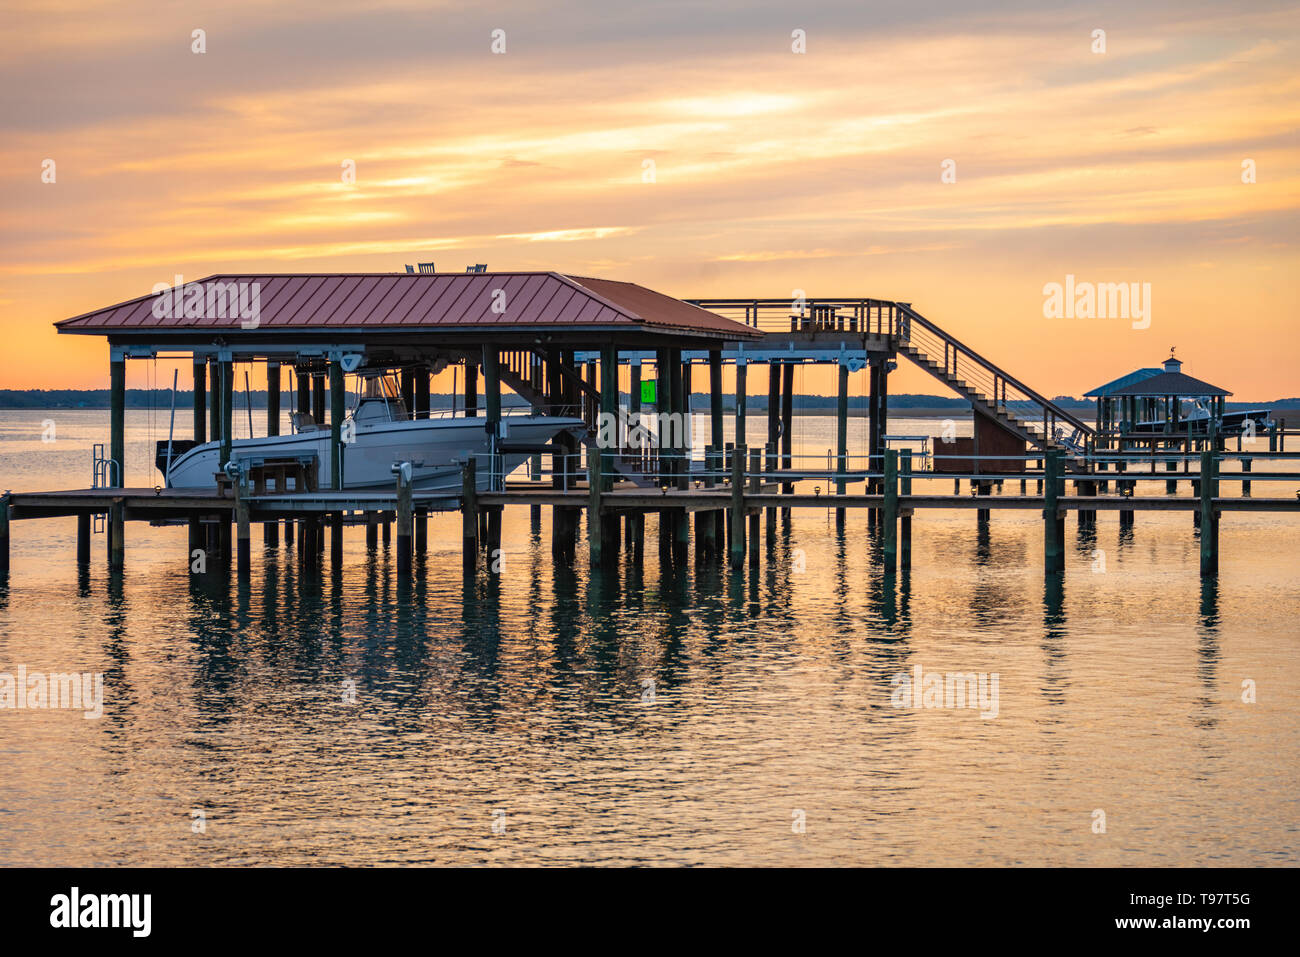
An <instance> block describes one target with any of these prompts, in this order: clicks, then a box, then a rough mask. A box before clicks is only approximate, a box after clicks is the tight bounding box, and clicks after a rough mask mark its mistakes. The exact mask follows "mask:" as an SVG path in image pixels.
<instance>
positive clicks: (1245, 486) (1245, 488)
mask: <svg viewBox="0 0 1300 957" xmlns="http://www.w3.org/2000/svg"><path fill="white" fill-rule="evenodd" d="M1241 471H1242V474H1244V475H1249V474H1250V456H1249V455H1243V456H1242V457H1241ZM1241 497H1242V498H1250V479H1242V480H1241Z"/></svg>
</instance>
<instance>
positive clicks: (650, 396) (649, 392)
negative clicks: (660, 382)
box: [641, 379, 656, 405]
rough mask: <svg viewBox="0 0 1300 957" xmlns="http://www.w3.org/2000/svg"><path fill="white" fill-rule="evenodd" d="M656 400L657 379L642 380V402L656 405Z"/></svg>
mask: <svg viewBox="0 0 1300 957" xmlns="http://www.w3.org/2000/svg"><path fill="white" fill-rule="evenodd" d="M655 402H656V399H655V381H654V380H653V379H645V380H643V381H642V382H641V404H642V405H654V404H655Z"/></svg>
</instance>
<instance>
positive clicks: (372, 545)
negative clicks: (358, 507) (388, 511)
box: [366, 512, 379, 552]
mask: <svg viewBox="0 0 1300 957" xmlns="http://www.w3.org/2000/svg"><path fill="white" fill-rule="evenodd" d="M378 548H379V516H378V513H376V512H366V549H367V550H368V551H372V552H373V551H375V550H376V549H378Z"/></svg>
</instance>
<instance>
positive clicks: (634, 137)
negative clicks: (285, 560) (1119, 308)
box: [0, 0, 1300, 400]
mask: <svg viewBox="0 0 1300 957" xmlns="http://www.w3.org/2000/svg"><path fill="white" fill-rule="evenodd" d="M973 6H974V5H973V4H970V3H966V2H955V0H948V2H925V0H916V2H910V3H899V4H888V5H884V4H864V3H862V2H861V0H858V2H845V3H827V4H816V5H807V4H789V3H775V2H770V3H769V2H764V0H757V2H749V3H743V4H742V3H729V2H725V0H721V2H711V3H684V2H659V3H637V4H631V3H628V4H623V3H618V2H614V0H600V2H596V0H591V2H575V0H570V2H565V0H557V2H545V3H512V4H500V5H497V4H492V3H487V4H464V3H459V2H458V3H445V4H442V3H436V2H432V3H431V2H427V0H421V2H411V3H406V2H383V0H381V2H378V3H353V2H347V3H337V2H332V0H313V2H311V3H305V2H301V0H285V2H281V3H277V4H274V5H262V4H251V3H245V2H239V0H236V2H230V0H225V2H220V3H193V4H169V5H166V6H160V5H157V4H141V5H139V6H132V5H124V4H109V3H98V2H86V0H67V2H59V0H55V2H45V0H42V2H40V3H28V2H17V3H14V2H9V3H6V24H5V30H4V32H3V35H0V50H2V51H3V55H2V56H0V74H2V75H0V79H3V86H2V87H0V89H2V90H3V92H0V103H3V107H0V123H2V124H3V137H2V138H0V193H2V194H3V197H4V201H3V203H2V204H0V217H3V219H2V222H3V234H2V236H3V238H2V240H0V241H2V242H3V256H0V323H2V328H3V332H4V341H5V348H4V350H3V356H0V387H5V388H41V387H48V388H56V387H73V388H75V387H87V388H89V387H103V386H104V385H105V384H106V382H107V368H108V364H107V350H106V347H105V344H104V341H103V340H102V339H98V338H82V337H70V336H56V335H55V334H54V331H53V329H52V327H51V323H52V322H54V321H56V320H58V319H62V318H66V317H68V316H72V315H76V314H78V313H81V312H85V311H88V310H91V309H94V308H97V307H101V306H105V305H109V304H112V303H115V302H118V301H121V300H123V299H128V298H132V297H134V296H138V295H143V294H146V293H148V292H149V291H150V289H151V288H152V287H153V285H154V284H155V283H157V282H162V281H167V282H170V281H171V278H172V276H173V275H175V274H177V273H179V274H182V275H184V276H185V277H186V278H187V279H197V278H201V277H203V276H206V275H209V274H211V273H217V272H241V271H257V272H276V271H367V270H390V269H391V270H401V269H402V268H403V264H405V263H414V262H416V261H417V260H419V261H427V260H434V261H435V262H437V263H438V266H439V268H440V269H445V270H448V271H456V272H459V271H462V270H463V268H464V267H465V265H467V264H470V263H476V262H485V263H488V265H489V268H493V269H554V270H557V271H561V272H569V273H573V274H576V275H594V276H602V277H607V278H611V279H623V280H628V281H633V282H638V283H641V284H643V285H647V286H650V287H652V288H655V289H659V290H661V291H663V292H666V293H670V294H673V295H678V296H682V297H684V298H685V297H703V296H773V297H778V296H789V295H791V293H792V291H793V290H795V289H802V290H805V292H806V293H807V294H808V295H809V296H819V295H821V296H874V297H879V298H889V299H901V300H905V301H911V302H912V303H913V304H914V306H915V307H916V308H917V309H918V310H919V311H920V312H921V313H923V314H924V315H926V316H927V317H929V318H930V319H932V320H934V321H935V322H937V323H938V324H939V325H941V326H943V327H944V328H946V329H947V330H948V331H949V332H951V333H952V334H953V335H955V336H957V337H958V338H959V339H961V340H963V341H964V342H966V343H967V344H968V345H970V346H972V347H974V348H975V349H977V350H979V351H981V352H983V353H985V354H986V355H987V356H989V358H991V359H993V360H994V361H995V362H997V363H998V364H999V365H1001V366H1002V367H1004V368H1005V369H1007V370H1008V371H1009V372H1011V373H1013V374H1015V375H1017V376H1018V377H1019V378H1021V379H1023V380H1025V381H1026V382H1027V383H1028V384H1029V385H1031V386H1033V387H1035V388H1036V389H1038V390H1039V391H1040V392H1044V393H1046V394H1048V395H1058V394H1067V395H1080V394H1081V393H1083V392H1084V391H1085V390H1087V389H1088V388H1090V387H1092V386H1094V385H1097V384H1099V383H1101V382H1104V381H1107V380H1109V379H1112V378H1114V377H1116V376H1119V375H1121V374H1123V373H1126V372H1128V371H1130V370H1132V369H1134V368H1138V367H1142V366H1151V365H1155V364H1156V363H1157V362H1158V361H1159V360H1160V359H1162V358H1163V357H1164V356H1165V355H1167V354H1168V352H1169V348H1170V347H1171V346H1177V347H1178V355H1179V356H1180V357H1182V358H1183V359H1184V360H1185V362H1186V364H1185V366H1184V371H1186V372H1189V373H1190V374H1192V375H1196V376H1199V377H1200V378H1204V379H1208V380H1209V381H1211V382H1214V383H1215V384H1217V385H1221V386H1223V387H1224V388H1226V389H1229V390H1231V391H1232V392H1234V393H1235V396H1234V398H1236V399H1241V400H1264V399H1274V398H1279V397H1285V396H1297V395H1300V375H1298V374H1297V371H1296V370H1297V368H1300V332H1297V318H1298V317H1297V312H1296V302H1297V300H1300V279H1298V278H1297V277H1298V275H1300V274H1298V271H1297V269H1296V265H1297V263H1296V243H1297V222H1300V220H1298V219H1297V206H1298V204H1300V172H1298V171H1297V158H1298V155H1300V140H1298V137H1297V130H1298V129H1300V95H1298V94H1300V71H1297V69H1296V64H1297V62H1300V12H1298V11H1297V8H1296V7H1295V5H1294V4H1286V3H1269V2H1259V3H1254V2H1246V3H1233V4H1228V3H1218V4H1210V3H1203V2H1198V0H1190V2H1181V3H1168V4H1162V3H1157V4H1140V5H1136V4H1131V3H1128V2H1125V3H1100V4H1099V3H1089V4H1071V3H1060V4H1052V5H1051V9H1044V6H1045V5H1044V4H1042V3H1034V2H996V0H995V2H990V3H986V4H981V5H980V6H981V8H982V9H981V11H980V12H978V13H977V12H974V10H973ZM1134 7H1140V9H1133V8H1134ZM197 29H202V30H204V31H205V40H206V52H204V53H201V54H199V53H194V52H192V44H193V42H194V41H193V39H192V35H193V31H194V30H197ZM498 29H499V30H503V31H504V32H505V33H504V35H505V52H504V53H502V54H496V53H493V52H492V49H491V47H492V43H493V38H492V33H493V31H494V30H498ZM795 30H802V31H805V34H806V52H805V53H795V52H793V51H792V44H793V43H794V41H793V40H792V32H793V31H795ZM1094 30H1104V31H1105V52H1104V53H1098V52H1093V47H1094V45H1095V42H1096V41H1095V40H1094V38H1093V31H1094ZM47 159H52V160H54V162H55V181H54V182H53V183H48V182H42V164H43V162H44V161H45V160H47ZM347 160H351V161H353V162H354V163H355V168H356V181H355V183H345V182H343V176H342V164H343V163H344V161H347ZM945 160H952V161H953V162H954V163H955V173H956V181H955V182H948V183H945V182H942V180H941V172H942V164H943V163H944V161H945ZM1246 160H1252V161H1253V162H1254V168H1255V177H1256V182H1254V183H1244V182H1243V181H1242V178H1243V170H1242V164H1243V162H1244V161H1246ZM646 161H653V164H654V177H653V178H654V181H653V182H645V181H644V180H645V178H646V177H645V168H646ZM1067 274H1073V275H1074V276H1075V277H1076V279H1077V280H1078V281H1080V282H1085V281H1092V282H1098V283H1100V282H1137V283H1150V285H1151V323H1150V326H1149V328H1146V329H1134V328H1132V324H1131V323H1130V322H1128V321H1125V320H1122V319H1047V318H1044V316H1043V301H1044V294H1043V287H1044V285H1045V284H1046V283H1050V282H1064V278H1065V276H1066V275H1067ZM137 365H139V366H142V365H143V363H137V364H132V365H131V366H130V381H129V384H130V385H131V386H133V387H139V386H143V384H144V377H143V376H144V374H143V371H140V370H138V369H137V368H136V366H137ZM164 378H165V379H170V373H168V374H167V375H166V376H165V377H164ZM757 378H759V379H762V380H763V381H762V382H761V383H757V384H756V385H755V386H754V388H755V391H761V390H765V389H766V379H765V377H762V376H759V377H757ZM826 381H827V383H828V387H829V382H830V381H831V380H830V379H829V378H828V379H827V380H826ZM805 385H806V387H807V388H813V387H816V385H817V383H816V381H815V379H814V378H813V377H809V378H808V379H807V380H806V383H805ZM856 391H857V390H856V389H855V392H856ZM892 391H895V392H900V391H925V392H942V391H944V390H943V388H942V386H940V385H939V383H937V382H935V381H933V380H930V379H928V378H927V377H926V376H925V375H924V374H923V373H920V372H919V371H917V370H910V369H906V368H905V369H904V370H901V371H900V373H899V374H897V375H896V376H895V377H894V381H893V382H892Z"/></svg>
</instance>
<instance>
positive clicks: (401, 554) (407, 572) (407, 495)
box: [397, 462, 411, 581]
mask: <svg viewBox="0 0 1300 957" xmlns="http://www.w3.org/2000/svg"><path fill="white" fill-rule="evenodd" d="M402 465H403V466H406V465H407V463H405V462H403V463H402ZM403 472H404V469H400V470H399V471H398V473H397V578H398V580H399V581H401V580H403V579H409V578H410V577H411V482H410V479H409V478H407V476H406V475H405V474H403Z"/></svg>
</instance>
